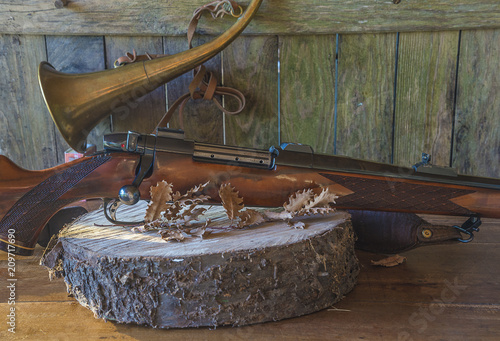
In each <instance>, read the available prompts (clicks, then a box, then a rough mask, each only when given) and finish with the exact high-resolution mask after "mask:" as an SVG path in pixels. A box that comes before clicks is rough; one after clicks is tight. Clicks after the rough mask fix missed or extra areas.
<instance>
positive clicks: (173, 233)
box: [160, 230, 186, 242]
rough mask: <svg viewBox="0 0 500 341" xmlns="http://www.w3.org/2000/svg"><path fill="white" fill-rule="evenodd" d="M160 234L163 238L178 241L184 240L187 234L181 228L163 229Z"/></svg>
mask: <svg viewBox="0 0 500 341" xmlns="http://www.w3.org/2000/svg"><path fill="white" fill-rule="evenodd" d="M160 235H161V237H162V239H163V240H166V241H167V242H168V241H177V242H182V241H183V240H184V239H186V236H185V235H184V233H182V231H179V230H167V231H161V232H160Z"/></svg>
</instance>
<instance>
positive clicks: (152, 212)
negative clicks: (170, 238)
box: [144, 181, 172, 223]
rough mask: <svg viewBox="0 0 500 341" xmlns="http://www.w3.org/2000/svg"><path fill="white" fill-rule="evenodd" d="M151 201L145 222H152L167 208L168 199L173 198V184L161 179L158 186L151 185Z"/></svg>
mask: <svg viewBox="0 0 500 341" xmlns="http://www.w3.org/2000/svg"><path fill="white" fill-rule="evenodd" d="M150 194H151V201H150V202H149V204H148V208H147V210H146V216H145V217H144V221H145V222H147V223H148V222H151V221H153V220H156V219H158V218H160V216H161V213H162V212H164V211H165V210H166V209H167V207H168V206H167V201H170V200H172V185H171V184H169V183H168V182H166V181H160V182H158V184H157V185H156V186H151V190H150Z"/></svg>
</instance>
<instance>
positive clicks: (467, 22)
mask: <svg viewBox="0 0 500 341" xmlns="http://www.w3.org/2000/svg"><path fill="white" fill-rule="evenodd" d="M248 2H249V1H248V0H245V1H241V4H242V5H246V4H248ZM205 3H207V1H206V0H190V1H172V0H170V1H153V0H141V1H139V0H127V1H125V0H115V1H107V2H102V1H99V0H72V1H68V5H67V6H65V7H63V8H56V7H55V6H54V2H53V1H45V0H29V1H22V2H19V1H16V0H7V1H4V2H3V3H2V5H1V6H2V7H1V9H2V10H1V11H0V32H3V33H24V34H27V33H30V34H60V35H67V34H77V35H81V34H99V35H104V34H121V35H178V34H184V33H185V32H186V29H187V23H188V22H189V19H190V17H191V14H192V13H193V11H194V10H195V9H196V8H197V7H199V6H201V5H203V4H205ZM202 21H203V22H202V29H203V30H204V31H206V32H207V33H212V34H214V33H219V32H222V31H223V30H224V29H225V28H226V27H227V25H228V23H229V22H232V21H234V20H233V18H231V17H230V16H227V18H226V19H224V20H222V22H217V23H212V22H211V21H210V20H202ZM208 21H210V22H208ZM489 27H500V3H499V2H498V1H497V0H477V1H476V0H427V1H421V0H403V1H390V0H387V1H374V0H358V1H341V0H334V1H322V2H320V3H318V2H317V1H315V0H302V1H297V0H283V1H277V0H267V1H264V3H263V4H262V6H261V8H260V10H259V13H258V14H257V16H256V18H255V20H254V21H253V22H252V23H251V24H250V26H249V27H248V28H247V29H246V32H245V33H246V34H315V33H345V32H380V31H385V32H387V31H392V32H398V31H421V30H425V31H429V30H437V29H440V30H441V29H457V30H458V29H470V28H489Z"/></svg>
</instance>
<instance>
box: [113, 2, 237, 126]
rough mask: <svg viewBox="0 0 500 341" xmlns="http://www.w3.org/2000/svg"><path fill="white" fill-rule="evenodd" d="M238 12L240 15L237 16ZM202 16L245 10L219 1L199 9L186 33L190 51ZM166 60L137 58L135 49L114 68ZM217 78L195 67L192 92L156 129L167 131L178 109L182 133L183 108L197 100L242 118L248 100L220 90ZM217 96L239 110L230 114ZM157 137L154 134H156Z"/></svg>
mask: <svg viewBox="0 0 500 341" xmlns="http://www.w3.org/2000/svg"><path fill="white" fill-rule="evenodd" d="M235 11H238V12H237V13H236V12H235ZM203 12H209V13H210V14H211V15H212V17H213V18H214V19H215V18H221V17H223V16H224V15H226V14H231V15H232V16H235V17H238V16H240V15H241V14H242V13H243V10H242V8H241V6H240V5H238V3H236V1H234V0H218V1H213V2H210V3H208V4H206V5H203V6H201V7H199V8H197V9H196V10H195V11H194V12H193V16H192V18H191V21H190V22H189V25H188V29H187V39H188V45H189V48H190V49H191V48H192V47H193V46H192V40H193V37H194V33H195V32H196V27H197V26H198V21H199V19H200V18H201V16H202V14H203ZM164 56H167V55H166V54H149V53H146V54H143V55H137V53H136V51H135V49H134V50H133V53H129V52H127V53H126V55H125V56H122V57H119V58H118V59H117V60H116V61H115V67H120V66H123V65H126V64H130V63H136V62H140V61H146V60H151V59H154V58H161V57H164ZM217 83H218V82H217V78H216V77H215V75H214V73H213V72H207V70H206V68H205V66H203V65H200V66H198V67H196V68H195V69H194V70H193V80H192V81H191V84H189V92H188V93H185V94H184V95H182V96H181V97H179V98H178V99H177V100H176V101H175V102H174V103H173V104H172V105H171V106H170V108H169V109H168V111H167V112H166V113H165V115H164V116H163V117H162V119H161V120H160V122H159V123H158V124H157V126H156V128H155V131H156V129H158V128H160V127H166V125H167V124H168V122H169V121H170V119H171V118H172V115H173V114H174V112H175V111H176V110H177V108H178V109H179V122H180V126H181V129H183V128H184V123H183V119H182V112H183V109H184V107H185V106H186V103H187V102H188V101H189V99H193V100H197V99H204V100H212V101H213V102H214V103H215V105H216V106H217V107H218V108H219V109H220V110H221V111H222V112H223V113H225V114H228V115H236V114H239V113H240V112H241V111H242V110H243V108H244V107H245V102H246V101H245V96H244V95H243V93H241V91H239V90H237V89H234V88H230V87H224V86H218V85H217ZM217 96H229V97H231V98H234V99H235V100H236V102H237V103H238V107H237V109H236V110H234V111H231V110H228V109H226V108H224V107H223V106H222V103H221V102H220V100H219V99H218V97H217ZM153 133H154V132H153Z"/></svg>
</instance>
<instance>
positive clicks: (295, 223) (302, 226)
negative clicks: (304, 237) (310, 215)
mask: <svg viewBox="0 0 500 341" xmlns="http://www.w3.org/2000/svg"><path fill="white" fill-rule="evenodd" d="M287 224H288V226H290V227H293V228H294V229H301V230H303V229H305V228H306V224H305V223H304V222H302V221H288V222H287Z"/></svg>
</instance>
